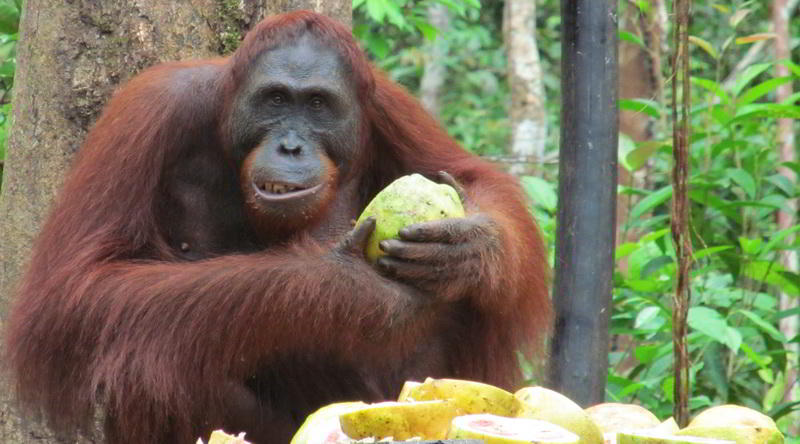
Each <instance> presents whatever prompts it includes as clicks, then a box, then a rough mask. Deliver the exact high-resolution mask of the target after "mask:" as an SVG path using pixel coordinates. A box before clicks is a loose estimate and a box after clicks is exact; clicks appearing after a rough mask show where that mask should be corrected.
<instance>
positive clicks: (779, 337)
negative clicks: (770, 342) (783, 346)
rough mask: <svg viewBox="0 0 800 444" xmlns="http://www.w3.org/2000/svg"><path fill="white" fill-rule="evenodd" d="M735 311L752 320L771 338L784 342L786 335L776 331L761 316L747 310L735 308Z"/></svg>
mask: <svg viewBox="0 0 800 444" xmlns="http://www.w3.org/2000/svg"><path fill="white" fill-rule="evenodd" d="M737 313H741V314H743V315H744V316H745V317H746V318H747V319H750V321H752V322H753V324H755V325H756V327H758V328H759V329H760V330H761V331H763V332H764V333H766V334H768V335H770V337H772V339H774V340H776V341H778V342H782V343H785V342H786V336H784V335H783V333H781V332H780V331H778V329H777V328H775V327H774V326H773V325H772V324H771V323H769V322H767V321H766V320H764V319H763V318H762V317H761V316H759V315H757V314H755V313H753V312H752V311H749V310H737Z"/></svg>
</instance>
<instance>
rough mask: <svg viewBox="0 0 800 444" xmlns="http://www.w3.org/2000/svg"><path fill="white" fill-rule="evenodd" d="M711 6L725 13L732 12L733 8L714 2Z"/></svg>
mask: <svg viewBox="0 0 800 444" xmlns="http://www.w3.org/2000/svg"><path fill="white" fill-rule="evenodd" d="M711 7H712V8H714V9H716V10H717V11H719V12H721V13H723V14H728V13H729V12H731V8H729V7H728V6H726V5H723V4H720V3H712V4H711Z"/></svg>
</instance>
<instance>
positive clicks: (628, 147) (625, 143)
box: [617, 133, 636, 171]
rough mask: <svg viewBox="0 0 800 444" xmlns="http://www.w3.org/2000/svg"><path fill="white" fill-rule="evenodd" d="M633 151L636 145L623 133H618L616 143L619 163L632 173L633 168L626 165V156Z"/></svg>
mask: <svg viewBox="0 0 800 444" xmlns="http://www.w3.org/2000/svg"><path fill="white" fill-rule="evenodd" d="M634 149H636V144H635V143H634V142H633V139H631V137H630V136H629V135H627V134H625V133H619V142H618V143H617V151H618V153H619V154H618V155H619V163H620V164H622V167H623V168H625V169H626V170H628V171H634V169H633V167H632V166H631V165H630V164H628V154H630V153H631V152H632V151H633V150H634Z"/></svg>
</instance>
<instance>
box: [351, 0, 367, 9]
mask: <svg viewBox="0 0 800 444" xmlns="http://www.w3.org/2000/svg"><path fill="white" fill-rule="evenodd" d="M365 1H366V0H353V10H356V9H358V8H359V7H361V5H363V4H364V2H365Z"/></svg>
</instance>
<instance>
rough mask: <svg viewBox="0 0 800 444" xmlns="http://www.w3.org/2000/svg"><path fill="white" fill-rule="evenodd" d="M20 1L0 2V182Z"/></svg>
mask: <svg viewBox="0 0 800 444" xmlns="http://www.w3.org/2000/svg"><path fill="white" fill-rule="evenodd" d="M20 11H22V0H0V182H2V179H3V165H4V159H5V152H6V143H7V140H8V133H9V129H10V127H11V88H12V87H13V86H14V71H15V70H16V67H17V41H18V40H19V18H20Z"/></svg>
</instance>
